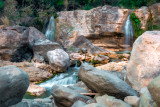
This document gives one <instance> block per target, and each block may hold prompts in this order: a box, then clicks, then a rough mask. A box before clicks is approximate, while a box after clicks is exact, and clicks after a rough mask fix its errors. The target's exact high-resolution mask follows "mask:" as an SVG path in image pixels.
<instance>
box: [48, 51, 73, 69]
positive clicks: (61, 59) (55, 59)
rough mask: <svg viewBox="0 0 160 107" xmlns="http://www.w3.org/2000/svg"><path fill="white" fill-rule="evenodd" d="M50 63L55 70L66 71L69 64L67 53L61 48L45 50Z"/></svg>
mask: <svg viewBox="0 0 160 107" xmlns="http://www.w3.org/2000/svg"><path fill="white" fill-rule="evenodd" d="M47 57H48V60H49V63H50V65H51V66H52V68H53V70H55V71H66V70H67V68H68V67H69V66H70V58H69V55H68V54H67V53H66V52H65V51H64V50H62V49H55V50H53V51H48V52H47Z"/></svg>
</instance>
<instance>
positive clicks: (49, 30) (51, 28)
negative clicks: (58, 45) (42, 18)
mask: <svg viewBox="0 0 160 107" xmlns="http://www.w3.org/2000/svg"><path fill="white" fill-rule="evenodd" d="M55 31H56V24H55V19H54V17H53V16H52V17H51V18H50V20H49V24H48V27H47V30H46V33H45V36H46V37H47V38H48V39H49V40H51V41H54V34H55Z"/></svg>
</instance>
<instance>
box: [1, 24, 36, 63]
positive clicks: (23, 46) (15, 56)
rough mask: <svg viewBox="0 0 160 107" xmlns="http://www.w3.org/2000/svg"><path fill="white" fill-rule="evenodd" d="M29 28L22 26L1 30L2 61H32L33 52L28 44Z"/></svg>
mask: <svg viewBox="0 0 160 107" xmlns="http://www.w3.org/2000/svg"><path fill="white" fill-rule="evenodd" d="M28 32H29V30H28V28H26V27H20V26H12V27H3V28H1V29H0V59H1V60H9V61H16V62H20V61H24V60H31V59H32V57H33V52H32V49H31V47H30V46H29V44H28V43H29V42H28Z"/></svg>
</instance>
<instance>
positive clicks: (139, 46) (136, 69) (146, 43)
mask: <svg viewBox="0 0 160 107" xmlns="http://www.w3.org/2000/svg"><path fill="white" fill-rule="evenodd" d="M158 75H160V31H146V32H145V33H143V34H142V35H141V36H140V37H139V38H138V39H137V40H136V41H135V42H134V44H133V49H132V52H131V58H130V61H129V63H128V67H127V82H128V83H129V84H130V85H131V86H132V87H133V88H134V89H136V90H140V89H141V88H143V87H145V86H147V85H148V83H149V82H150V81H151V80H152V79H154V78H155V77H157V76H158Z"/></svg>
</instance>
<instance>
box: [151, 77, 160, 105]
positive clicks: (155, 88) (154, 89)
mask: <svg viewBox="0 0 160 107" xmlns="http://www.w3.org/2000/svg"><path fill="white" fill-rule="evenodd" d="M159 83H160V76H158V77H156V78H155V79H153V80H152V81H151V82H150V83H149V85H148V90H149V92H150V94H151V96H152V98H153V100H154V101H155V102H156V104H157V105H158V106H160V96H159V94H158V93H160V84H159Z"/></svg>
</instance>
